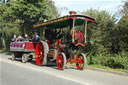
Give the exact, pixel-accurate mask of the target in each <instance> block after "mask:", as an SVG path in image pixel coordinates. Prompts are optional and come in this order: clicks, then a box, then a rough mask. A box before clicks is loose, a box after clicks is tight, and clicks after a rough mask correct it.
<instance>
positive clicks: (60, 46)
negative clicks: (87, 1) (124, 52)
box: [33, 12, 95, 70]
mask: <svg viewBox="0 0 128 85" xmlns="http://www.w3.org/2000/svg"><path fill="white" fill-rule="evenodd" d="M74 13H75V12H70V14H71V15H68V16H64V17H60V18H57V19H53V20H50V21H46V22H43V23H41V24H37V25H34V26H33V28H38V27H42V28H41V29H44V30H45V33H44V35H45V40H44V41H40V42H38V43H37V45H36V48H35V59H36V63H37V65H39V66H41V65H46V64H47V61H50V62H54V61H55V62H56V64H57V67H58V69H60V70H62V69H64V68H65V66H66V64H67V63H71V64H72V63H76V67H77V68H78V69H80V70H83V69H85V67H86V56H85V55H84V53H80V52H79V53H78V52H77V51H78V49H79V48H80V47H83V46H85V45H86V44H87V41H86V40H87V24H88V23H93V22H95V18H92V17H89V16H85V15H76V14H74Z"/></svg>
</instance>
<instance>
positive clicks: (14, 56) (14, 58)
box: [12, 53, 16, 61]
mask: <svg viewBox="0 0 128 85" xmlns="http://www.w3.org/2000/svg"><path fill="white" fill-rule="evenodd" d="M12 60H13V61H15V60H16V53H13V55H12Z"/></svg>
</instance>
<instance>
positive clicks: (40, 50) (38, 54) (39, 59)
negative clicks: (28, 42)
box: [35, 42, 44, 66]
mask: <svg viewBox="0 0 128 85" xmlns="http://www.w3.org/2000/svg"><path fill="white" fill-rule="evenodd" d="M35 59H36V63H37V65H39V66H40V65H42V63H43V60H44V46H43V45H42V43H41V42H39V43H38V44H37V46H36V50H35Z"/></svg>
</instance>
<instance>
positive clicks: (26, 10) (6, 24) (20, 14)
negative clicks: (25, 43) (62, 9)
mask: <svg viewBox="0 0 128 85" xmlns="http://www.w3.org/2000/svg"><path fill="white" fill-rule="evenodd" d="M54 13H56V15H57V10H56V7H55V5H54V2H53V1H51V0H8V3H1V4H0V22H1V23H0V35H2V36H1V37H0V42H3V44H2V45H3V47H7V46H6V40H7V42H8V41H9V40H8V39H9V38H7V36H10V37H11V36H12V34H14V33H15V34H19V35H21V34H22V35H24V33H25V32H26V33H28V32H29V31H30V30H34V29H33V28H32V25H33V24H37V23H41V22H43V21H44V20H45V19H46V20H48V19H51V18H54V17H56V16H54ZM14 29H15V31H14ZM11 30H13V33H12V34H10V32H12V31H11ZM16 32H17V33H16ZM8 45H9V44H8Z"/></svg>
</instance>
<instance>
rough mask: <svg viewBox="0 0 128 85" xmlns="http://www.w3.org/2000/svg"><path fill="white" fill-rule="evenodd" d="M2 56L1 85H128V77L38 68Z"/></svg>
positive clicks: (47, 67) (8, 56)
mask: <svg viewBox="0 0 128 85" xmlns="http://www.w3.org/2000/svg"><path fill="white" fill-rule="evenodd" d="M10 58H11V56H10V55H4V54H0V85H128V77H127V76H121V75H115V74H111V73H105V72H99V71H93V70H89V69H86V70H84V71H80V70H77V69H76V68H72V67H68V68H67V69H65V70H63V71H60V70H58V69H57V67H56V66H51V65H50V66H37V65H36V64H35V62H34V61H33V62H28V63H26V64H24V63H22V62H21V61H20V60H18V61H12V60H11V59H10Z"/></svg>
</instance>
